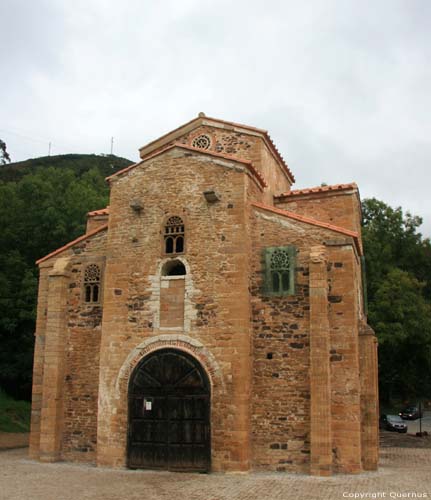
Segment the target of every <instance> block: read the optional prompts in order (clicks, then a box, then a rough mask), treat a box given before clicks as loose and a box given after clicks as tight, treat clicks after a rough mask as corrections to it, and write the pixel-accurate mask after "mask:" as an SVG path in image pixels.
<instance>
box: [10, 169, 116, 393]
mask: <svg viewBox="0 0 431 500" xmlns="http://www.w3.org/2000/svg"><path fill="white" fill-rule="evenodd" d="M107 195H108V189H107V186H106V183H105V181H104V178H103V176H102V175H101V174H100V172H99V171H98V169H91V170H88V171H87V172H85V173H83V174H82V175H78V174H77V173H76V172H75V171H74V170H71V169H55V168H46V169H43V170H39V171H37V172H36V173H34V174H27V175H25V176H24V177H22V178H21V179H20V180H19V181H17V182H9V183H3V182H1V181H0V227H1V228H2V231H0V386H1V387H2V388H3V389H5V390H6V391H7V392H8V393H10V394H11V395H13V396H15V397H18V398H27V397H29V396H30V392H31V374H32V360H33V341H34V329H35V317H36V298H37V278H38V270H37V268H36V266H35V264H34V262H35V260H37V259H38V258H40V257H42V256H43V255H45V254H48V253H49V252H51V251H52V250H53V249H55V248H58V247H61V246H62V245H64V244H65V243H67V242H68V241H70V240H73V239H74V238H76V237H77V236H78V235H80V234H82V233H84V232H85V215H86V213H87V212H88V211H90V210H94V209H95V208H100V207H104V206H106V203H107V201H108V196H107Z"/></svg>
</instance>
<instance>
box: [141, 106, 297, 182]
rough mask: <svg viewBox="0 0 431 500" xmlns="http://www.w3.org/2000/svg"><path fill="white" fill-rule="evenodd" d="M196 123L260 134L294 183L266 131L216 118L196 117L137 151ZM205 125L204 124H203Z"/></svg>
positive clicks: (291, 174) (293, 178)
mask: <svg viewBox="0 0 431 500" xmlns="http://www.w3.org/2000/svg"><path fill="white" fill-rule="evenodd" d="M195 121H196V122H197V121H213V122H218V123H223V124H225V125H229V126H231V127H237V128H242V129H244V130H250V131H252V132H256V133H258V134H261V135H262V136H263V137H264V140H265V142H266V144H267V146H268V148H269V150H270V151H271V152H272V153H273V155H274V156H275V158H276V160H277V161H278V162H279V163H280V165H281V167H282V169H283V170H284V171H285V173H286V174H287V176H288V177H289V179H290V180H291V182H292V183H294V182H295V177H294V175H293V173H292V172H291V170H290V169H289V167H288V165H287V163H286V162H285V160H284V158H283V157H282V156H281V154H280V152H279V151H278V149H277V147H276V146H275V144H274V142H273V140H272V139H271V137H270V135H269V134H268V131H267V130H264V129H260V128H256V127H251V126H250V125H242V124H240V123H235V122H229V121H226V120H220V119H218V118H211V117H209V116H205V115H203V116H197V117H196V118H193V119H192V120H190V121H188V122H187V123H184V124H183V125H181V126H179V127H177V128H176V129H174V130H171V131H170V132H168V133H167V134H163V135H162V136H161V137H158V138H157V139H155V140H154V141H151V142H149V143H148V144H146V145H145V146H142V147H141V148H139V151H142V150H143V149H145V148H147V147H149V146H151V145H152V144H154V143H156V142H158V141H159V140H160V139H163V138H165V137H167V136H169V135H171V134H173V133H175V132H179V131H180V130H181V129H183V128H185V127H187V126H189V125H191V124H192V123H193V122H195ZM204 125H206V124H204Z"/></svg>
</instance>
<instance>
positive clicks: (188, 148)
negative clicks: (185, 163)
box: [106, 142, 267, 189]
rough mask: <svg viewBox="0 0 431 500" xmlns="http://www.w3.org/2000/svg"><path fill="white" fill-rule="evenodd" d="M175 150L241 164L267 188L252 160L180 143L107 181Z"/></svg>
mask: <svg viewBox="0 0 431 500" xmlns="http://www.w3.org/2000/svg"><path fill="white" fill-rule="evenodd" d="M174 148H179V149H184V150H186V151H192V152H194V153H198V154H200V155H208V156H213V157H216V158H223V159H224V160H229V161H233V162H235V163H240V164H242V165H244V166H245V167H246V169H247V170H248V171H249V172H250V174H251V175H252V177H253V178H254V179H255V180H256V182H257V183H258V184H259V186H260V187H261V188H262V189H263V188H265V187H267V183H266V181H265V179H264V177H263V175H262V174H261V173H260V172H259V171H258V170H256V169H255V168H254V166H253V164H252V162H251V161H250V160H243V159H241V158H237V157H236V156H231V155H227V154H224V153H216V152H215V151H210V150H208V149H200V148H194V147H192V146H187V145H186V144H181V143H179V142H174V143H173V144H169V145H168V146H166V147H165V148H163V149H159V150H158V151H156V152H155V153H153V154H152V155H148V156H146V157H145V158H144V159H143V160H141V161H140V162H139V163H135V164H133V165H130V166H128V167H126V168H123V169H122V170H119V171H118V172H115V174H112V175H110V176H109V177H106V180H107V181H110V180H111V179H113V178H114V177H117V176H119V175H123V174H125V173H126V172H129V171H130V170H132V169H134V168H136V167H138V166H139V165H142V164H143V163H145V162H146V161H148V160H151V159H152V158H155V157H156V156H159V155H161V154H163V153H166V152H167V151H170V150H171V149H174Z"/></svg>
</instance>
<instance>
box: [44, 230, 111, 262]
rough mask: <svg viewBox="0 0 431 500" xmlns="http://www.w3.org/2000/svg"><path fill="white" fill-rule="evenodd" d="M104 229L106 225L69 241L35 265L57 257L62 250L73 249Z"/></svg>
mask: <svg viewBox="0 0 431 500" xmlns="http://www.w3.org/2000/svg"><path fill="white" fill-rule="evenodd" d="M105 229H108V224H103V226H100V227H98V228H96V229H94V230H93V231H90V232H89V233H85V234H83V235H82V236H78V238H75V239H74V240H72V241H69V243H66V244H65V245H63V246H62V247H60V248H57V250H54V251H53V252H51V253H49V254H48V255H45V257H41V258H40V259H39V260H37V261H36V264H37V265H39V264H41V263H42V262H44V261H45V260H47V259H50V258H51V257H54V256H55V255H58V254H59V253H61V252H63V251H64V250H67V249H68V248H70V247H73V245H76V244H77V243H80V242H81V241H84V240H86V239H87V238H91V237H92V236H94V235H95V234H97V233H100V232H101V231H104V230H105Z"/></svg>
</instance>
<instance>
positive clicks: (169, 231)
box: [164, 215, 184, 254]
mask: <svg viewBox="0 0 431 500" xmlns="http://www.w3.org/2000/svg"><path fill="white" fill-rule="evenodd" d="M164 245H165V253H167V254H173V253H183V252H184V222H183V219H181V217H178V216H176V215H174V216H173V217H169V219H168V220H167V221H166V224H165V234H164Z"/></svg>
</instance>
